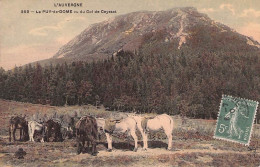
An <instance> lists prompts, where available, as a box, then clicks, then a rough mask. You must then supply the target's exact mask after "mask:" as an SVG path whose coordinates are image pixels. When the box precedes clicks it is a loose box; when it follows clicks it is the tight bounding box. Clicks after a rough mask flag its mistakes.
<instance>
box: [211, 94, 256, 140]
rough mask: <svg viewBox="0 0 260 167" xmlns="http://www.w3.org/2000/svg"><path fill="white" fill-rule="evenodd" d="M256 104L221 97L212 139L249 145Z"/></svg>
mask: <svg viewBox="0 0 260 167" xmlns="http://www.w3.org/2000/svg"><path fill="white" fill-rule="evenodd" d="M257 106H258V102H256V101H253V100H248V99H242V98H237V97H232V96H228V95H222V99H221V103H220V108H219V114H218V120H217V125H216V129H215V133H214V138H216V139H222V140H226V141H232V142H236V143H240V144H244V145H249V143H250V138H251V134H252V130H253V123H254V120H255V115H256V111H257Z"/></svg>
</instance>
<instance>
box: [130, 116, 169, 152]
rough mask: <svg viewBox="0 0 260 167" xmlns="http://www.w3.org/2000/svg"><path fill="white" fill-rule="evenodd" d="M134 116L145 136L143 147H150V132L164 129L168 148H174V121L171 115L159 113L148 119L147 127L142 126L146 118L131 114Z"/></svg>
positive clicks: (145, 148)
mask: <svg viewBox="0 0 260 167" xmlns="http://www.w3.org/2000/svg"><path fill="white" fill-rule="evenodd" d="M129 116H130V117H132V118H134V119H135V121H136V122H137V128H138V130H139V131H140V132H141V134H142V137H143V149H144V150H147V148H148V134H147V133H148V132H150V131H158V130H160V129H163V130H164V133H165V134H166V136H167V138H168V150H170V149H172V131H173V128H174V122H173V119H172V117H171V116H169V115H167V114H162V115H158V116H156V117H154V118H152V119H148V120H147V124H146V128H145V129H144V128H143V127H142V121H143V120H144V119H145V118H144V117H142V116H139V115H129Z"/></svg>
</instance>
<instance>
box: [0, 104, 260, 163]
mask: <svg viewBox="0 0 260 167" xmlns="http://www.w3.org/2000/svg"><path fill="white" fill-rule="evenodd" d="M75 111H77V112H78V113H81V114H88V113H90V114H92V115H97V116H102V117H107V116H110V114H111V112H109V111H105V109H104V108H101V109H96V108H95V107H93V106H71V107H52V106H43V105H36V104H35V105H34V104H28V103H20V102H13V101H4V100H0V122H1V124H0V145H1V147H0V166H4V165H11V166H37V165H40V166H47V165H54V166H86V165H87V166H127V165H129V166H133V165H134V166H154V165H157V166H258V165H260V151H259V150H258V149H257V150H256V152H255V151H248V150H247V147H244V146H241V145H239V144H235V143H230V142H224V141H219V140H214V139H213V138H212V135H213V131H214V126H215V121H214V120H191V119H187V120H186V121H185V122H184V124H183V125H181V121H180V119H178V118H177V117H174V119H175V122H177V124H176V128H175V129H174V132H173V133H174V137H173V145H174V148H175V149H174V150H173V151H166V150H165V149H164V148H165V147H166V146H167V144H166V136H165V135H164V134H163V133H161V132H157V133H153V134H151V135H150V136H149V138H150V139H151V140H150V142H149V148H150V149H149V150H148V151H142V150H141V149H139V150H138V152H136V153H134V152H132V151H130V150H129V148H128V147H127V144H126V141H125V139H124V138H117V139H115V140H114V141H115V142H114V143H113V146H114V148H115V150H114V151H113V152H112V153H108V152H106V151H105V149H106V144H105V137H104V135H103V137H102V139H101V142H100V144H98V150H99V154H98V156H97V157H91V156H90V155H89V154H80V155H76V154H75V150H76V148H75V147H74V146H75V141H74V140H66V141H65V142H63V143H58V142H57V143H53V142H50V143H30V142H16V143H9V142H8V141H7V138H6V136H7V127H8V121H9V118H10V117H11V116H12V115H19V114H26V115H27V116H31V115H32V114H33V113H35V112H41V113H46V114H47V115H51V114H53V112H57V113H65V112H70V113H72V112H75ZM259 136H260V135H259V126H255V128H254V132H253V137H252V141H251V146H254V147H257V148H258V147H259V146H260V145H259V141H260V139H259ZM139 140H141V138H140V136H139ZM131 145H133V141H131ZM141 145H142V142H139V147H141ZM20 147H21V148H23V149H24V150H25V151H26V152H27V155H26V156H25V159H15V158H14V152H15V151H17V150H18V148H20ZM131 148H132V146H131V147H130V149H131Z"/></svg>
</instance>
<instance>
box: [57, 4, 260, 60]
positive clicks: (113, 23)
mask: <svg viewBox="0 0 260 167" xmlns="http://www.w3.org/2000/svg"><path fill="white" fill-rule="evenodd" d="M166 45H167V48H168V50H169V51H171V50H180V49H182V48H183V47H189V48H190V49H206V50H211V51H215V50H219V49H221V50H226V51H232V50H236V51H237V49H238V50H243V51H247V50H259V48H260V44H259V43H258V42H257V41H255V40H253V39H251V38H249V37H246V36H244V35H241V34H239V33H237V32H235V31H234V30H232V29H231V28H229V27H228V26H225V25H223V24H221V23H217V22H215V21H213V20H212V19H210V18H209V17H208V16H207V15H206V14H202V13H199V12H198V11H197V9H196V8H193V7H184V8H173V9H170V10H166V11H140V12H133V13H129V14H125V15H120V16H117V17H115V18H113V19H109V20H106V21H103V22H101V23H96V24H93V25H91V26H89V27H88V28H87V29H85V30H84V31H83V32H82V33H80V34H79V35H78V36H76V37H75V38H74V39H72V40H71V41H70V42H68V43H67V44H66V45H64V46H63V47H61V48H60V50H59V51H58V52H57V53H56V54H55V55H54V57H53V58H54V60H55V59H60V60H61V59H63V60H68V59H70V60H72V61H77V60H87V61H88V60H96V59H100V58H101V59H103V58H106V57H107V56H110V55H113V54H114V55H115V54H117V52H118V51H120V50H125V51H127V50H129V51H135V50H138V49H140V48H141V47H148V48H150V49H152V50H154V51H155V52H156V53H159V52H160V51H161V49H160V48H161V46H166Z"/></svg>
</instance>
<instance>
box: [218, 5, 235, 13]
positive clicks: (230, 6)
mask: <svg viewBox="0 0 260 167" xmlns="http://www.w3.org/2000/svg"><path fill="white" fill-rule="evenodd" d="M219 8H220V9H222V10H224V9H227V10H229V11H230V12H231V13H232V14H233V15H235V14H236V12H235V9H234V6H233V5H231V4H227V3H225V4H221V5H220V6H219Z"/></svg>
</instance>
